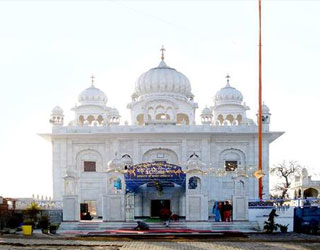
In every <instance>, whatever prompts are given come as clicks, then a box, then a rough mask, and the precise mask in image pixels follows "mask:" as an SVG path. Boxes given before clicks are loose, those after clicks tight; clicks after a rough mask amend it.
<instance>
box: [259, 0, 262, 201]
mask: <svg viewBox="0 0 320 250" xmlns="http://www.w3.org/2000/svg"><path fill="white" fill-rule="evenodd" d="M261 50H262V44H261V0H259V113H258V131H259V132H258V138H259V165H258V166H259V170H260V171H262V52H261ZM262 178H263V177H261V178H259V199H260V200H262Z"/></svg>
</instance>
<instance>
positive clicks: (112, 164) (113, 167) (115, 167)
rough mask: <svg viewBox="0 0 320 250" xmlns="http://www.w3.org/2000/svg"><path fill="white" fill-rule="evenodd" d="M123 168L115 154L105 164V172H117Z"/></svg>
mask: <svg viewBox="0 0 320 250" xmlns="http://www.w3.org/2000/svg"><path fill="white" fill-rule="evenodd" d="M123 167H124V165H123V162H122V160H121V158H119V157H118V153H117V152H116V153H115V156H114V158H113V159H112V160H110V161H109V162H108V163H107V169H108V170H107V172H119V171H121V170H123Z"/></svg>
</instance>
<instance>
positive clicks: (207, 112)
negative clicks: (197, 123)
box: [202, 107, 212, 115]
mask: <svg viewBox="0 0 320 250" xmlns="http://www.w3.org/2000/svg"><path fill="white" fill-rule="evenodd" d="M202 115H212V111H211V109H209V108H208V107H205V108H204V109H203V110H202Z"/></svg>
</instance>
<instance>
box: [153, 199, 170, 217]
mask: <svg viewBox="0 0 320 250" xmlns="http://www.w3.org/2000/svg"><path fill="white" fill-rule="evenodd" d="M163 207H166V208H168V209H169V210H170V200H151V217H159V216H160V210H161V208H163Z"/></svg>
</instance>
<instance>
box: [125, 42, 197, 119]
mask: <svg viewBox="0 0 320 250" xmlns="http://www.w3.org/2000/svg"><path fill="white" fill-rule="evenodd" d="M160 51H161V57H160V58H161V61H160V63H159V65H158V66H157V67H155V68H152V69H150V70H148V71H146V72H145V73H143V74H141V75H140V76H139V78H138V79H137V81H136V83H135V92H134V94H133V95H132V102H131V103H130V104H128V108H129V109H131V117H132V123H133V124H137V125H148V124H158V123H159V124H163V123H168V124H177V125H178V124H186V125H190V124H194V123H195V109H196V108H197V107H198V105H197V103H195V102H194V101H193V97H194V95H193V94H192V93H191V84H190V81H189V79H188V78H187V77H186V76H185V75H184V74H182V73H181V72H179V71H177V70H176V69H174V68H171V67H169V66H168V65H167V64H166V62H165V61H164V60H165V57H164V52H165V48H164V47H162V48H161V49H160ZM151 102H152V104H151ZM159 107H161V108H159ZM160 110H163V112H162V111H161V112H160Z"/></svg>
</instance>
